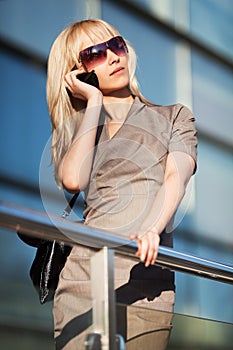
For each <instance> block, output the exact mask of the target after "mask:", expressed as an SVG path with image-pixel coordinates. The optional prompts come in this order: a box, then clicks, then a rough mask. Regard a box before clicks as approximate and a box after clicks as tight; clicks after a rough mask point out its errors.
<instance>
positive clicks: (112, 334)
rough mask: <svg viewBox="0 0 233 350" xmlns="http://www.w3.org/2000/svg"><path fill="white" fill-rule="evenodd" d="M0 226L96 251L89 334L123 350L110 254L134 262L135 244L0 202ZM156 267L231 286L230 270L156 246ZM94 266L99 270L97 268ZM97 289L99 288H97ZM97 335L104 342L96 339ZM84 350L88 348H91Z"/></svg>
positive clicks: (114, 349)
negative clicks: (93, 299)
mask: <svg viewBox="0 0 233 350" xmlns="http://www.w3.org/2000/svg"><path fill="white" fill-rule="evenodd" d="M0 227H4V228H8V229H11V230H14V231H20V232H23V233H25V234H28V235H30V236H35V237H38V238H42V239H46V240H54V239H55V240H58V241H62V242H65V243H67V244H70V245H77V244H79V245H80V244H81V245H83V246H87V247H89V248H90V247H91V248H93V250H95V251H96V252H95V253H94V254H93V257H92V258H91V284H92V293H93V295H94V296H95V302H94V303H93V326H94V333H93V334H90V335H89V338H88V339H89V341H90V344H91V343H93V341H94V340H93V337H97V338H96V339H95V341H96V340H98V341H99V347H97V348H96V349H102V350H104V349H110V350H117V349H120V350H122V349H124V341H123V339H122V338H121V337H120V336H117V335H116V320H115V300H114V253H117V254H122V255H127V256H130V257H132V258H134V259H135V260H136V259H137V260H138V257H136V255H135V253H136V251H137V244H136V242H133V241H129V240H127V239H125V238H122V237H120V236H116V235H113V234H110V233H107V232H105V231H100V230H96V229H93V228H90V227H88V226H86V225H83V224H80V223H75V222H71V221H69V220H65V219H63V218H61V217H59V216H56V215H47V214H46V213H42V212H39V211H35V210H30V209H28V208H23V207H19V206H16V205H14V204H11V203H7V202H3V201H0ZM155 264H156V265H159V266H162V267H165V268H169V269H172V270H175V271H180V272H186V273H189V274H193V275H198V276H201V277H205V278H209V279H214V280H216V281H219V282H224V283H229V284H233V267H232V266H228V265H224V264H221V263H218V262H214V261H210V260H207V259H203V258H200V257H196V256H193V255H189V254H184V253H181V252H178V251H175V250H174V249H171V248H166V247H162V246H160V247H159V253H158V258H157V260H156V263H155ZM98 267H101V269H100V268H98ZM97 286H98V287H97ZM100 286H101V288H100ZM100 334H101V335H102V337H103V339H104V341H102V345H101V340H100V338H101V337H100ZM86 348H87V349H92V347H91V345H90V347H88V344H87V346H86Z"/></svg>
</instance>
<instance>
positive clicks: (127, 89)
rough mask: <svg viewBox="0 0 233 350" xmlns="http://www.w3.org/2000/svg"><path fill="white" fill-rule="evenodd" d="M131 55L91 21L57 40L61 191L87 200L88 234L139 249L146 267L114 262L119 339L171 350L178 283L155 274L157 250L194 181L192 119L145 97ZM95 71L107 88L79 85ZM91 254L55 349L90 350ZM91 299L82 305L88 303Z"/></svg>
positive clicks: (71, 294)
mask: <svg viewBox="0 0 233 350" xmlns="http://www.w3.org/2000/svg"><path fill="white" fill-rule="evenodd" d="M135 69H136V55H135V52H134V50H133V48H132V46H131V45H130V44H129V43H128V42H127V43H126V42H125V41H124V39H123V38H122V37H121V36H120V34H119V32H118V31H117V30H116V29H115V28H114V27H112V26H111V25H110V24H108V23H106V22H104V21H102V20H85V21H81V22H77V23H74V24H72V25H71V26H69V27H68V28H67V29H65V30H64V31H63V32H62V33H61V34H60V35H59V36H58V37H57V39H56V40H55V42H54V44H53V46H52V49H51V52H50V56H49V62H48V81H47V100H48V107H49V112H50V115H51V122H52V127H53V131H52V133H53V145H52V155H53V163H54V168H55V177H56V180H57V183H58V184H59V186H60V187H63V188H65V189H66V190H67V191H69V192H72V193H75V192H77V191H85V194H86V208H85V210H84V217H85V224H86V225H89V226H91V227H95V228H98V229H102V230H105V229H106V230H107V231H108V232H113V233H115V234H119V235H123V236H124V237H128V238H130V239H134V240H136V241H137V244H138V251H137V255H138V257H139V258H140V262H139V263H135V260H134V261H133V260H131V259H129V258H122V257H119V256H116V258H115V288H116V298H117V301H118V302H119V303H122V304H124V305H133V306H137V308H133V307H131V308H127V307H125V308H124V307H122V308H121V309H119V310H118V311H119V312H118V332H119V333H121V334H122V335H123V336H124V338H125V341H126V348H127V350H130V349H131V350H137V349H147V350H150V349H155V344H156V349H165V348H166V344H167V341H168V337H169V332H170V328H171V325H170V323H171V314H169V313H167V314H166V313H161V312H159V311H156V310H161V311H170V312H172V311H173V305H174V290H175V287H174V276H173V274H172V272H170V271H168V270H166V269H161V268H159V267H156V266H154V262H155V260H156V257H157V253H158V246H159V244H163V245H166V246H172V233H171V230H168V229H167V230H166V228H167V227H168V225H169V223H170V222H171V221H172V218H173V216H174V213H175V211H176V209H177V207H178V205H179V203H180V201H181V199H182V197H183V195H184V193H185V188H186V185H187V183H188V181H189V179H190V177H191V175H192V174H193V173H194V171H195V162H196V143H197V141H196V137H195V127H194V124H193V122H194V117H193V115H192V114H191V112H190V111H189V110H188V108H186V107H185V106H183V105H181V104H177V105H173V106H165V107H163V106H157V105H154V104H152V103H151V102H149V101H147V100H146V99H145V98H144V97H143V96H142V94H141V93H140V91H139V88H138V84H137V80H136V77H135ZM92 70H94V71H95V74H96V75H97V77H98V81H99V86H98V87H95V86H92V85H89V84H87V83H85V82H83V81H81V80H79V79H77V76H79V75H80V74H81V73H84V72H91V71H92ZM91 254H92V251H91V249H87V248H82V247H74V248H73V249H72V252H71V254H70V256H69V258H68V260H67V262H66V265H65V267H64V269H63V271H62V273H61V275H60V279H59V284H58V288H57V291H56V295H55V299H54V323H55V338H56V344H57V349H69V350H71V349H75V350H76V349H83V348H84V341H85V339H86V336H87V334H88V333H90V332H91V328H90V327H89V326H90V324H91V315H90V304H89V302H88V301H85V300H86V299H85V298H91V292H90V267H89V265H90V256H91ZM82 297H83V298H84V299H83V301H82V302H81V301H80V298H82Z"/></svg>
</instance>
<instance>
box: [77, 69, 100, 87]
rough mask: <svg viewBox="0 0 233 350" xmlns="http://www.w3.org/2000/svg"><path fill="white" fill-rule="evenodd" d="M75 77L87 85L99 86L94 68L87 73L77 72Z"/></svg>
mask: <svg viewBox="0 0 233 350" xmlns="http://www.w3.org/2000/svg"><path fill="white" fill-rule="evenodd" d="M76 77H77V79H79V80H81V81H83V82H84V83H87V84H89V85H92V86H95V87H96V88H99V80H98V77H97V75H96V74H95V72H94V70H92V71H91V72H88V73H81V74H78V75H77V76H76Z"/></svg>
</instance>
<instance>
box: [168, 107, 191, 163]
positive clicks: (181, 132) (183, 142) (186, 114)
mask: <svg viewBox="0 0 233 350" xmlns="http://www.w3.org/2000/svg"><path fill="white" fill-rule="evenodd" d="M196 135H197V131H196V127H195V117H194V116H193V114H192V112H191V111H190V109H189V108H187V107H186V106H184V105H182V104H177V105H176V111H175V113H174V117H173V125H172V133H171V138H170V142H169V147H168V151H169V153H170V152H174V151H180V152H185V153H188V154H189V155H190V156H191V157H192V158H193V159H194V161H195V164H196V163H197V136H196ZM195 170H196V166H195Z"/></svg>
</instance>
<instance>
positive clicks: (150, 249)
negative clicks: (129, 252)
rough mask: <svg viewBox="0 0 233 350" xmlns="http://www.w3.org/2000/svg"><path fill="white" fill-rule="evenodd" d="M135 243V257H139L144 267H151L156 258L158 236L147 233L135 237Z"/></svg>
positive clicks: (153, 233)
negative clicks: (136, 246) (136, 248)
mask: <svg viewBox="0 0 233 350" xmlns="http://www.w3.org/2000/svg"><path fill="white" fill-rule="evenodd" d="M131 237H132V236H131ZM131 239H132V238H131ZM136 241H137V243H138V250H137V253H136V255H137V256H139V257H140V261H141V262H144V263H145V266H146V267H147V266H149V265H153V264H154V263H155V261H156V259H157V256H158V248H159V242H160V236H159V234H157V233H155V232H150V231H149V232H147V233H145V234H144V235H143V236H141V237H137V238H136Z"/></svg>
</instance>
